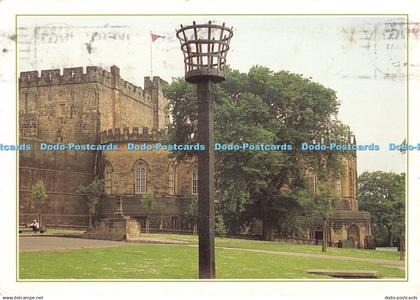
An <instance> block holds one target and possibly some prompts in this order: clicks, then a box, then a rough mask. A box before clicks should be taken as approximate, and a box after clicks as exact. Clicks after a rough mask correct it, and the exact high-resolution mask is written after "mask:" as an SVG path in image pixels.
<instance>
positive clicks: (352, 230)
mask: <svg viewBox="0 0 420 300" xmlns="http://www.w3.org/2000/svg"><path fill="white" fill-rule="evenodd" d="M347 239H348V240H351V241H353V243H354V246H355V247H357V248H359V245H360V242H359V241H360V230H359V227H358V226H357V225H356V224H352V225H351V226H350V227H349V228H347Z"/></svg>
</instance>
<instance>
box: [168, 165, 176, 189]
mask: <svg viewBox="0 0 420 300" xmlns="http://www.w3.org/2000/svg"><path fill="white" fill-rule="evenodd" d="M169 194H170V195H175V194H176V182H175V164H174V163H171V164H170V165H169Z"/></svg>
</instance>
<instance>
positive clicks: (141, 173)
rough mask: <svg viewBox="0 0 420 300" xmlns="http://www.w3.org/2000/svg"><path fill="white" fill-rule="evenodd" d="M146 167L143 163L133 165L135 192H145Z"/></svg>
mask: <svg viewBox="0 0 420 300" xmlns="http://www.w3.org/2000/svg"><path fill="white" fill-rule="evenodd" d="M146 181H147V169H146V166H145V165H144V164H143V163H138V164H136V166H135V167H134V192H135V194H146V191H147V189H146V188H147V187H146Z"/></svg>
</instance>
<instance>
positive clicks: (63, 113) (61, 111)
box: [60, 104, 66, 117]
mask: <svg viewBox="0 0 420 300" xmlns="http://www.w3.org/2000/svg"><path fill="white" fill-rule="evenodd" d="M65 115H66V105H65V104H60V117H64V116H65Z"/></svg>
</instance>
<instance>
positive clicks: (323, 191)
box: [299, 183, 339, 252]
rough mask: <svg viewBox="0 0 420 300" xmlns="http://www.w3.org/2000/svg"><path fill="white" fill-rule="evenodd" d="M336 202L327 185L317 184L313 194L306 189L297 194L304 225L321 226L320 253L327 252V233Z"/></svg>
mask: <svg viewBox="0 0 420 300" xmlns="http://www.w3.org/2000/svg"><path fill="white" fill-rule="evenodd" d="M338 201H339V198H338V197H337V196H335V194H334V192H333V191H332V189H331V185H330V184H328V183H318V184H317V186H316V189H315V191H313V192H309V191H308V189H306V190H303V191H301V192H300V193H299V203H300V205H301V206H302V208H303V212H304V213H303V217H304V220H305V223H306V225H307V226H310V227H311V228H316V227H319V226H322V236H323V238H322V252H327V236H328V231H329V229H330V224H331V219H332V217H333V215H334V212H335V208H336V205H337V202H338Z"/></svg>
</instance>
